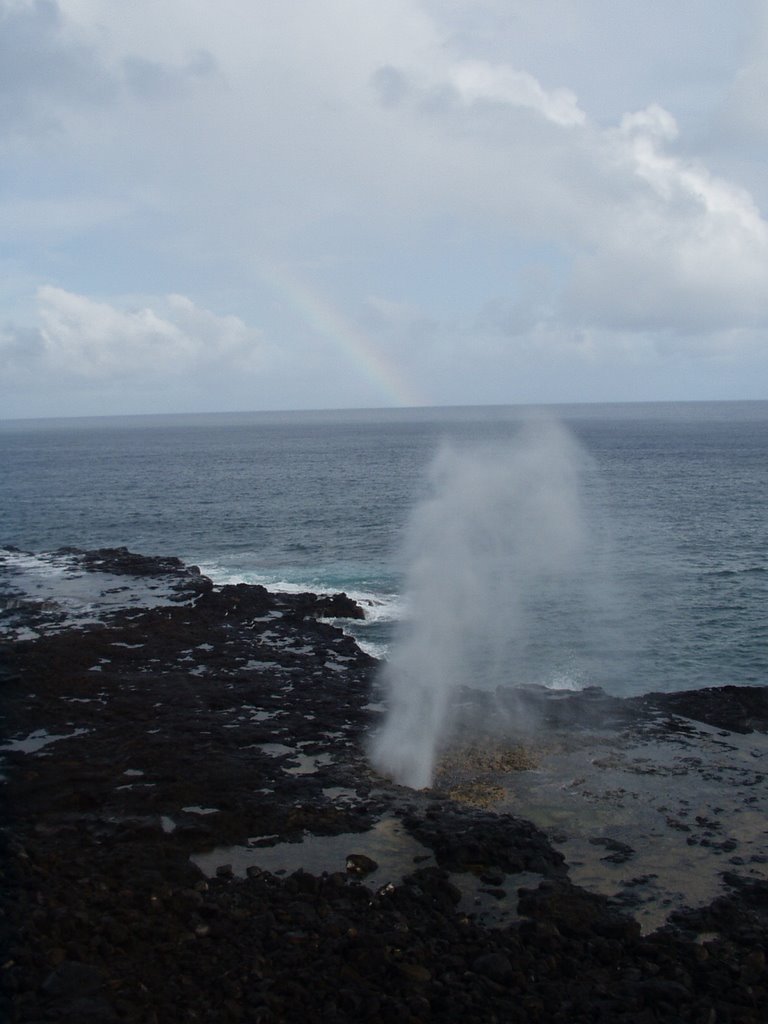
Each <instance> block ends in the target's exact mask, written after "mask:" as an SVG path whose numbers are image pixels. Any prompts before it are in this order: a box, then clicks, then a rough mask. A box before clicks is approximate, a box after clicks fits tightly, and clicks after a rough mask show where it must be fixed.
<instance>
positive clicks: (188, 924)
mask: <svg viewBox="0 0 768 1024" xmlns="http://www.w3.org/2000/svg"><path fill="white" fill-rule="evenodd" d="M72 557H73V558H74V559H75V561H76V563H77V566H78V567H79V568H78V571H83V572H87V573H93V574H95V575H98V574H99V573H102V574H109V575H110V576H120V577H121V578H124V579H125V580H126V581H128V584H129V585H130V586H132V582H131V581H140V582H142V585H143V584H146V583H148V582H152V581H157V580H159V579H165V582H166V583H168V582H172V583H174V584H175V583H178V585H179V587H180V590H179V591H178V593H179V594H180V595H182V594H183V595H184V596H183V597H180V599H179V600H178V601H174V600H168V601H166V602H165V603H162V604H159V605H157V606H154V607H152V606H144V605H132V604H131V603H130V601H127V602H126V604H125V606H124V607H123V608H122V609H120V608H114V607H112V606H111V607H110V611H109V614H108V615H106V616H105V617H104V618H103V619H102V620H101V621H98V622H90V623H79V624H76V625H73V626H67V625H66V623H65V622H63V621H60V620H57V621H56V624H55V628H54V627H52V626H51V627H49V626H48V625H46V621H44V620H43V619H41V618H40V616H39V614H38V613H33V611H30V612H29V615H30V619H29V622H28V625H30V626H31V627H34V628H33V630H32V632H33V633H35V632H39V635H37V636H35V635H30V636H28V637H27V638H22V639H13V638H11V639H10V640H8V641H7V642H5V644H4V646H3V649H2V657H3V662H4V664H3V674H2V676H0V687H2V707H3V714H4V716H5V717H4V719H3V732H4V735H3V738H2V740H0V746H2V747H3V750H2V751H0V755H1V756H2V758H3V761H4V764H3V768H2V771H3V775H4V782H3V783H2V784H1V785H0V801H2V807H0V812H1V813H2V821H3V823H4V827H3V830H2V834H1V837H2V844H3V850H2V876H1V877H0V885H1V886H2V896H1V899H0V907H1V908H2V912H1V916H0V943H1V944H2V956H1V957H0V1019H2V1020H8V1021H10V1022H18V1024H22V1022H23V1024H33V1022H42V1021H47V1022H52V1021H77V1022H81V1021H98V1022H110V1021H115V1022H117V1021H128V1022H136V1024H155V1022H162V1024H174V1022H184V1024H188V1022H194V1021H206V1022H209V1021H222V1022H225V1021H227V1022H228V1021H233V1022H236V1021H244V1022H278V1021H293V1020H304V1021H307V1022H314V1021H317V1022H320V1021H323V1022H329V1021H355V1022H361V1021H371V1022H374V1021H376V1022H390V1021H391V1022H393V1024H395V1022H397V1024H400V1022H402V1021H410V1022H411V1024H418V1022H422V1021H423V1022H425V1021H440V1022H446V1021H454V1020H455V1021H470V1020H471V1021H473V1022H481V1024H482V1022H488V1024H490V1022H492V1021H504V1022H515V1021H519V1022H523V1021H525V1022H530V1021H542V1022H547V1024H550V1022H552V1024H556V1022H563V1024H565V1022H568V1024H578V1022H587V1021H588V1022H590V1024H592V1022H594V1021H605V1022H627V1024H629V1022H633V1024H641V1022H642V1024H652V1022H658V1021H669V1022H672V1021H688V1022H695V1024H704V1022H713V1024H714V1022H721V1021H722V1022H734V1024H735V1022H740V1024H758V1022H762V1021H763V1020H764V1014H765V1006H766V1005H768V974H767V973H766V960H765V949H766V939H767V938H768V910H767V909H766V908H767V907H768V901H766V898H765V891H764V887H761V886H760V885H759V884H758V883H757V882H755V880H754V879H750V878H747V877H745V876H744V875H741V874H739V872H738V870H734V871H732V872H730V873H729V875H728V876H727V878H726V889H727V891H726V893H725V894H724V895H723V896H721V897H720V898H719V900H718V901H716V903H714V904H712V905H711V906H709V907H705V908H699V909H698V910H697V911H695V912H694V911H691V912H690V913H688V914H686V913H678V914H677V915H676V916H675V919H674V920H673V921H672V922H670V924H669V925H668V926H667V927H666V928H664V929H662V930H660V931H658V932H655V933H653V934H651V935H646V936H643V935H641V934H640V929H639V927H638V925H637V924H636V922H635V921H634V920H633V919H632V917H630V916H628V915H626V914H623V913H621V912H620V908H617V906H616V905H615V904H614V903H612V902H611V901H610V900H607V899H606V898H605V897H601V896H597V895H595V894H593V893H590V892H586V891H585V890H584V889H582V888H579V887H578V886H575V885H574V884H573V883H572V882H570V881H569V879H568V864H567V863H565V862H564V860H563V856H562V854H560V853H559V852H558V851H557V850H556V849H555V847H554V846H553V845H552V842H553V841H552V838H551V836H548V835H546V834H545V833H544V832H543V831H542V830H540V829H539V828H537V827H535V826H534V825H533V824H531V823H530V822H529V821H526V820H525V819H524V818H521V817H516V816H513V815H510V814H495V813H493V811H491V810H478V809H477V808H474V807H472V806H469V805H463V804H457V803H456V802H454V801H453V800H451V799H449V798H448V797H447V796H445V795H441V794H440V793H439V792H436V791H427V792H421V793H417V792H413V791H410V790H404V789H402V788H401V787H398V786H394V785H392V784H390V783H389V782H388V781H387V780H386V779H383V778H380V777H378V776H376V775H375V773H373V772H372V771H371V769H370V768H369V767H368V764H367V762H366V759H365V756H364V741H365V737H366V735H367V733H368V732H369V731H370V729H371V728H372V727H373V725H374V724H375V722H376V720H377V715H378V714H379V712H378V711H377V710H376V708H375V707H372V706H371V705H370V693H371V687H372V673H373V672H374V671H375V668H376V663H375V662H374V661H373V659H371V658H369V657H368V656H367V655H365V654H364V653H363V652H362V651H361V650H360V649H359V648H358V647H357V645H356V644H355V642H354V640H352V638H351V637H349V636H347V635H346V634H345V633H344V632H343V631H342V629H341V628H339V626H338V625H336V624H334V623H332V622H328V621H325V620H326V619H327V618H329V617H334V616H341V617H343V618H349V617H354V614H353V613H354V609H353V608H352V607H351V606H350V603H349V599H348V598H346V599H344V598H343V596H340V597H339V598H338V599H336V598H331V599H329V598H322V597H319V598H318V597H314V596H313V595H284V594H271V593H269V592H268V591H266V590H265V589H264V588H262V587H247V586H237V587H221V588H217V587H214V586H213V585H212V584H211V583H210V581H206V580H205V578H204V577H201V576H200V575H199V573H196V572H195V571H194V569H187V567H185V566H183V565H182V564H181V563H178V562H177V561H176V560H174V559H152V558H144V557H142V556H135V555H133V554H131V553H130V552H126V551H124V549H117V550H116V551H112V550H111V551H106V552H105V551H100V552H91V553H83V552H73V553H72ZM9 614H10V613H9ZM24 614H25V612H24V610H23V609H19V608H16V609H15V610H14V611H13V616H14V618H13V623H14V632H13V636H16V635H23V633H22V631H21V628H20V627H21V625H22V623H21V620H20V617H21V618H23V616H24ZM7 621H10V619H8V620H7ZM742 698H743V700H742ZM723 699H724V700H725V701H726V702H727V701H729V700H731V702H732V704H733V705H734V706H735V705H736V703H737V702H740V703H739V706H740V707H746V706H747V705H749V708H748V713H749V715H751V716H752V717H753V718H754V717H755V716H754V712H755V707H756V705H755V704H754V702H753V701H750V700H749V699H748V695H747V696H745V695H739V694H736V693H733V694H727V695H726V696H725V697H724V698H723ZM702 700H703V701H704V704H705V705H706V707H707V708H709V711H707V714H709V713H710V711H711V709H712V706H713V702H714V698H713V697H712V696H711V695H709V696H707V697H706V699H704V698H702ZM601 701H604V703H605V709H606V713H608V712H610V714H611V715H613V716H614V719H615V720H616V721H617V722H621V727H622V728H624V727H626V726H627V724H628V723H629V722H631V721H633V720H636V719H637V716H638V715H640V716H641V717H642V714H644V712H643V709H642V708H641V707H631V708H630V709H629V710H628V711H627V710H626V708H624V706H623V705H622V704H621V702H618V703H616V702H614V699H612V698H611V699H608V698H604V695H603V697H601V696H600V694H598V693H592V694H591V695H586V696H582V697H580V698H578V699H577V700H576V702H575V704H574V707H580V708H581V709H582V713H583V714H584V715H585V716H587V717H588V718H589V720H590V721H591V720H592V719H593V718H594V717H595V716H596V715H597V708H598V705H599V704H600V703H601ZM745 702H746V703H745ZM539 703H540V705H541V708H542V717H546V714H548V713H550V712H551V713H552V714H553V715H563V714H565V711H564V708H565V704H564V703H563V701H562V700H560V699H558V700H553V699H550V698H549V697H548V696H546V695H544V696H542V697H541V699H540V701H539ZM691 706H692V703H691ZM547 709H550V710H549V711H547ZM656 710H657V709H656ZM656 710H654V712H653V717H652V721H653V722H654V723H655V725H654V727H658V728H662V727H663V715H662V716H661V718H659V716H658V714H657V713H656ZM669 713H670V714H671V711H670V712H669ZM664 714H667V711H664ZM742 714H743V713H742V712H739V715H742ZM577 718H578V715H577V714H576V712H574V713H573V716H572V720H576V719H577ZM707 720H708V719H707ZM741 720H742V719H741V718H740V719H739V721H741ZM744 720H746V719H744ZM718 721H723V719H721V718H718ZM376 828H383V833H382V834H383V835H384V836H385V838H386V842H384V841H382V846H381V855H379V854H378V853H374V854H371V852H370V850H369V851H368V852H365V845H364V840H365V839H366V837H369V836H370V835H371V834H372V833H373V832H375V829H376ZM322 843H327V846H325V847H323V849H334V850H335V849H337V848H338V850H340V853H339V857H338V866H336V867H334V866H332V865H330V864H329V865H324V864H317V865H315V866H313V864H312V863H311V861H312V857H313V856H314V854H315V852H316V851H317V849H319V848H320V847H321V844H322ZM221 847H225V848H226V849H224V850H222V851H221V853H220V855H217V854H216V851H217V849H219V848H221ZM392 848H394V849H395V853H396V854H397V852H398V850H399V851H400V853H399V856H400V857H401V860H402V869H401V870H400V869H398V870H395V871H394V873H390V876H389V877H388V878H385V877H384V876H383V872H385V871H386V870H387V867H386V861H387V859H388V858H389V856H390V855H391V853H392ZM606 849H607V850H609V851H613V852H614V853H615V852H616V850H615V847H614V846H610V845H608V844H607V843H606V847H605V848H601V850H600V851H599V852H600V853H601V854H605V852H606ZM628 849H629V848H628ZM243 850H245V855H247V861H248V864H247V867H244V866H243V864H244V863H245V862H243V864H241V863H240V862H238V861H237V859H236V858H238V857H240V856H244V855H243ZM297 851H306V861H305V862H302V863H300V866H299V867H290V868H286V869H283V868H281V867H276V866H275V863H274V862H273V861H271V860H270V859H269V858H271V857H276V856H277V855H278V854H282V853H284V854H285V855H286V857H287V858H288V859H291V858H293V860H292V862H293V863H294V864H295V863H296V858H295V857H294V856H293V855H294V854H295V853H297ZM619 852H622V851H619ZM624 852H626V851H624ZM289 854H290V855H291V857H290V858H289V857H288V855H289ZM630 854H631V850H630ZM205 856H210V857H211V858H212V860H211V867H210V869H209V870H206V869H204V867H201V865H202V864H203V858H204V857H205ZM297 856H299V855H298V854H297ZM627 856H629V855H627ZM217 857H218V859H217ZM625 859H626V858H625ZM299 860H300V856H299ZM286 863H287V861H286ZM270 864H271V865H272V866H271V867H270ZM518 872H520V873H525V882H524V884H522V883H521V884H520V887H521V888H522V890H523V891H522V892H521V893H520V894H519V898H518V894H517V893H516V889H515V885H514V879H515V878H516V877H517V873H518ZM468 879H469V880H473V881H474V882H475V883H476V884H477V885H478V886H479V889H478V890H477V892H478V893H479V894H480V896H482V898H483V899H486V900H488V901H490V903H496V904H497V905H498V906H499V907H502V906H505V905H507V904H509V903H511V904H512V908H511V910H510V911H509V912H508V913H507V915H506V917H504V918H503V919H499V921H497V924H500V925H501V926H497V927H490V926H488V925H487V924H485V923H484V922H483V920H482V919H481V916H480V915H479V914H478V913H475V907H476V906H477V905H478V904H477V900H479V899H480V896H478V897H476V898H473V899H470V901H469V903H468V902H467V897H466V892H465V889H464V883H465V882H466V880H468ZM510 879H512V888H511V890H510Z"/></svg>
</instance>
